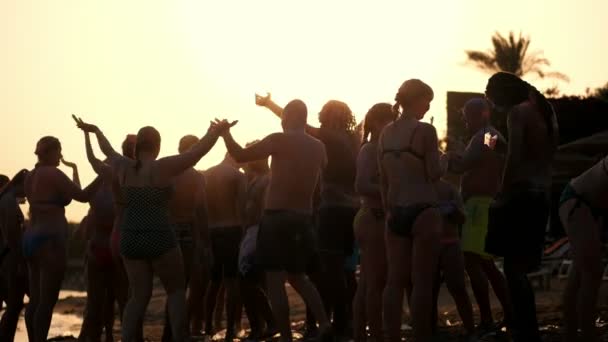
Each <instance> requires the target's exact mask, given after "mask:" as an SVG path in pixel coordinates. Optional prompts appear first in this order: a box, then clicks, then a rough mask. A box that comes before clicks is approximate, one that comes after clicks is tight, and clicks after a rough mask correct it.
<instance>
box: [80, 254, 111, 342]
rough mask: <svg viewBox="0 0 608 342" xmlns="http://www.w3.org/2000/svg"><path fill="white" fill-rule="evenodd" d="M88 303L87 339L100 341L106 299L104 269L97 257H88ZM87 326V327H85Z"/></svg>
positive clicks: (86, 315) (85, 331) (85, 335)
mask: <svg viewBox="0 0 608 342" xmlns="http://www.w3.org/2000/svg"><path fill="white" fill-rule="evenodd" d="M86 267H87V304H86V308H87V309H86V314H85V317H84V322H83V324H82V325H83V331H82V333H83V335H84V338H85V341H99V340H100V339H101V332H102V329H103V327H102V324H103V323H102V317H103V308H104V302H105V299H106V289H105V287H104V285H105V277H106V276H107V275H106V274H105V272H104V270H103V269H101V268H99V267H98V266H97V264H96V262H95V259H94V258H93V257H91V256H89V257H88V258H87V266H86ZM85 326H86V329H84V327H85Z"/></svg>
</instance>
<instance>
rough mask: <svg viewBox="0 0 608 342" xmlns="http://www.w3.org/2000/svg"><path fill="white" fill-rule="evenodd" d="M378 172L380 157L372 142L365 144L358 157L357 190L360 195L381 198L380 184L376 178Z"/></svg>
mask: <svg viewBox="0 0 608 342" xmlns="http://www.w3.org/2000/svg"><path fill="white" fill-rule="evenodd" d="M377 173H378V159H377V158H376V151H375V148H374V146H373V145H372V144H365V145H364V146H363V147H362V148H361V151H360V152H359V156H358V157H357V177H356V178H355V190H356V191H357V193H358V194H359V195H363V196H367V197H373V198H380V196H381V194H380V184H379V183H377V182H375V181H374V179H375V178H376V175H377Z"/></svg>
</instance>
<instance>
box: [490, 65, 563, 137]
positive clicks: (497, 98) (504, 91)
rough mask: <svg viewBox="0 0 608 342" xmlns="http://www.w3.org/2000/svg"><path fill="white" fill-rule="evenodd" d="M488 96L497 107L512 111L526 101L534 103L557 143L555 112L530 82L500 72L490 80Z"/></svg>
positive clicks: (550, 134)
mask: <svg viewBox="0 0 608 342" xmlns="http://www.w3.org/2000/svg"><path fill="white" fill-rule="evenodd" d="M486 96H487V97H488V98H489V99H490V101H492V102H493V103H494V104H495V105H498V106H501V107H505V108H507V109H511V108H512V107H514V106H517V105H519V104H521V103H523V102H525V101H528V100H531V101H532V102H534V103H535V104H536V105H537V106H538V109H539V110H540V112H541V115H542V116H543V119H544V121H545V124H546V126H547V131H548V132H549V136H550V137H551V138H553V139H554V140H555V141H557V137H558V134H559V132H558V131H557V129H556V126H555V121H554V118H555V112H554V110H553V106H551V104H550V103H549V101H548V100H547V98H546V97H545V96H544V95H543V94H542V93H541V92H540V91H538V89H536V88H535V87H534V86H532V85H531V84H529V83H528V82H526V81H524V80H522V79H521V78H519V77H517V76H516V75H514V74H511V73H508V72H498V73H496V74H494V75H492V77H490V79H489V80H488V85H487V86H486Z"/></svg>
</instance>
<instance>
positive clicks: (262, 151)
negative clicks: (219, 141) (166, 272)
mask: <svg viewBox="0 0 608 342" xmlns="http://www.w3.org/2000/svg"><path fill="white" fill-rule="evenodd" d="M222 137H223V138H224V144H225V145H226V149H227V150H228V153H230V155H231V156H232V158H234V160H235V161H236V162H237V163H248V162H252V161H256V160H261V159H266V158H268V157H269V156H270V155H271V154H272V153H273V152H274V147H275V144H276V140H277V137H278V134H276V133H275V134H271V135H269V136H267V137H266V138H264V139H262V141H260V142H258V143H255V144H253V145H251V146H249V147H246V148H243V147H241V145H239V143H237V142H236V141H235V140H234V138H233V137H232V134H230V131H226V133H224V134H223V135H222Z"/></svg>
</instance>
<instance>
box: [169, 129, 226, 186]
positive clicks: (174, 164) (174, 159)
mask: <svg viewBox="0 0 608 342" xmlns="http://www.w3.org/2000/svg"><path fill="white" fill-rule="evenodd" d="M234 124H236V122H234V123H227V122H222V123H218V124H212V125H211V127H209V130H208V131H207V134H205V136H204V137H202V138H201V139H200V140H199V141H198V142H197V143H196V144H194V145H192V147H191V148H190V149H189V150H188V151H187V152H184V153H181V154H177V155H173V156H170V157H165V158H161V159H159V160H158V161H157V165H158V172H159V173H160V175H161V177H164V178H172V177H175V176H177V175H179V174H180V173H182V172H184V171H185V170H187V169H189V168H191V167H193V166H194V165H196V163H198V161H199V160H201V158H203V157H204V156H205V155H206V154H207V153H208V152H209V151H210V150H211V149H212V148H213V146H214V145H215V143H216V142H217V139H218V138H219V137H220V134H221V133H222V132H223V131H224V130H227V129H228V127H230V125H234Z"/></svg>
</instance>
